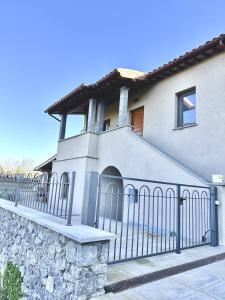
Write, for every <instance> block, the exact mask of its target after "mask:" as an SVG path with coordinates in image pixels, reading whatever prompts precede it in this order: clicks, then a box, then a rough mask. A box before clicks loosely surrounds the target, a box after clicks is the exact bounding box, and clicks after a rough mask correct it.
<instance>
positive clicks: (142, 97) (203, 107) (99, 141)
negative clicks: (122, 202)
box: [53, 53, 225, 213]
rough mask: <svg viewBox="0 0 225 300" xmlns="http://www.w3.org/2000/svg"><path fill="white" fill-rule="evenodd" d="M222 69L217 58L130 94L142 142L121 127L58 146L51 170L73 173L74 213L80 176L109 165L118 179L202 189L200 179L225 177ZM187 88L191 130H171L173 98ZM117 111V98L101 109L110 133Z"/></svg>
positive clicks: (224, 59)
mask: <svg viewBox="0 0 225 300" xmlns="http://www.w3.org/2000/svg"><path fill="white" fill-rule="evenodd" d="M224 66H225V54H224V53H222V54H219V55H217V56H215V57H213V58H210V59H208V60H207V61H204V62H203V63H200V64H198V65H196V66H194V67H191V68H189V69H187V70H185V71H182V72H180V73H178V74H176V75H173V76H171V77H168V78H167V79H164V80H162V81H160V82H158V83H157V84H155V85H154V86H152V87H149V88H146V89H145V90H142V91H140V92H139V93H136V94H133V95H131V96H130V97H129V110H132V109H135V108H137V107H140V106H144V139H146V140H147V141H148V142H146V141H144V140H143V139H142V138H140V137H137V136H135V135H133V134H132V133H131V132H130V130H128V128H127V127H124V128H117V129H115V130H110V131H109V132H105V133H101V134H95V133H86V134H81V135H79V136H76V137H72V138H68V139H65V140H63V141H60V142H59V144H58V153H57V160H56V161H55V162H54V164H53V171H56V172H57V173H59V175H60V174H62V173H63V172H65V171H68V172H72V171H76V172H77V177H76V191H75V197H78V198H79V199H76V200H75V204H74V206H75V210H76V211H77V212H78V213H79V212H81V207H82V199H83V194H84V188H85V185H84V184H85V183H84V181H85V179H84V178H85V173H86V172H87V171H95V172H99V173H101V172H102V171H103V170H104V168H106V167H108V166H110V165H111V166H115V167H116V168H118V169H119V171H120V172H121V174H122V175H123V176H129V177H139V178H146V179H150V180H159V181H170V182H179V183H185V184H197V185H202V184H204V183H205V182H203V181H202V180H201V179H200V177H201V178H205V179H206V180H207V181H210V179H211V175H212V174H216V173H217V174H224V175H225V159H224V158H225V122H224V120H225V67H224ZM191 87H196V94H197V105H196V107H197V108H196V114H197V126H194V127H188V128H184V129H179V130H174V128H175V125H176V124H175V120H176V94H177V93H178V92H181V91H183V90H186V89H188V88H191ZM137 99H138V101H137ZM118 110H119V102H118V100H117V99H115V101H114V103H111V104H108V105H107V107H106V113H105V119H108V118H110V119H111V128H116V127H117V123H118ZM157 149H158V150H161V152H160V151H158V150H157ZM163 153H164V154H168V156H169V157H167V156H166V155H164V154H163ZM176 162H178V163H176ZM183 166H186V167H187V169H188V170H187V169H185V168H184V167H183ZM190 170H192V171H193V173H191V172H190ZM196 174H199V175H200V176H199V177H197V176H196Z"/></svg>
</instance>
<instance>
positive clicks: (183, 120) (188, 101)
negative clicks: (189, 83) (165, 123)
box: [177, 88, 196, 127]
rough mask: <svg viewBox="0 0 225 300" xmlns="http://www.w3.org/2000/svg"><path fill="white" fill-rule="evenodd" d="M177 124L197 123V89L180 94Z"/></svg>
mask: <svg viewBox="0 0 225 300" xmlns="http://www.w3.org/2000/svg"><path fill="white" fill-rule="evenodd" d="M177 113H178V114H177V126H178V127H181V126H186V125H191V124H196V90H195V88H194V89H191V90H189V91H186V92H183V93H179V94H178V108H177Z"/></svg>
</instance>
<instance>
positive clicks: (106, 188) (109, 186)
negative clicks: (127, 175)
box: [100, 166, 123, 221]
mask: <svg viewBox="0 0 225 300" xmlns="http://www.w3.org/2000/svg"><path fill="white" fill-rule="evenodd" d="M104 176H107V177H104ZM108 176H109V177H108ZM110 176H112V177H110ZM114 176H115V177H116V178H114ZM122 215H123V179H122V175H121V173H120V171H119V170H118V169H117V168H116V167H114V166H108V167H106V168H105V169H104V170H103V171H102V173H101V204H100V216H104V217H105V218H110V219H113V220H117V221H121V220H122Z"/></svg>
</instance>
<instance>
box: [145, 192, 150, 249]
mask: <svg viewBox="0 0 225 300" xmlns="http://www.w3.org/2000/svg"><path fill="white" fill-rule="evenodd" d="M150 208H151V202H150V192H149V195H148V231H147V249H146V254H148V246H149V235H150Z"/></svg>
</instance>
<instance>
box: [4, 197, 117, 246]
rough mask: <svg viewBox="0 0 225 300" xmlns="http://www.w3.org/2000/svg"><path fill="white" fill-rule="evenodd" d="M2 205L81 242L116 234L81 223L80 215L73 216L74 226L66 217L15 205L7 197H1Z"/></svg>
mask: <svg viewBox="0 0 225 300" xmlns="http://www.w3.org/2000/svg"><path fill="white" fill-rule="evenodd" d="M0 207H1V208H3V209H6V210H8V211H11V212H12V213H15V214H17V215H19V216H21V217H23V218H25V219H27V220H30V221H32V222H35V223H37V224H39V225H41V226H43V227H46V228H48V229H50V230H52V231H55V232H57V233H59V234H62V235H65V236H66V237H68V238H70V239H72V240H74V241H76V242H78V243H80V244H84V243H91V242H96V241H107V240H110V239H114V238H115V235H114V234H112V233H109V232H107V231H103V230H100V229H96V228H92V227H89V226H86V225H82V224H80V218H79V217H76V218H73V220H72V222H73V225H72V226H66V225H65V223H66V220H65V219H61V218H59V217H55V216H52V215H49V214H46V213H43V212H40V211H37V210H34V209H32V208H28V207H25V206H21V205H19V206H17V207H15V206H14V202H11V201H8V200H5V199H1V198H0Z"/></svg>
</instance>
